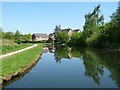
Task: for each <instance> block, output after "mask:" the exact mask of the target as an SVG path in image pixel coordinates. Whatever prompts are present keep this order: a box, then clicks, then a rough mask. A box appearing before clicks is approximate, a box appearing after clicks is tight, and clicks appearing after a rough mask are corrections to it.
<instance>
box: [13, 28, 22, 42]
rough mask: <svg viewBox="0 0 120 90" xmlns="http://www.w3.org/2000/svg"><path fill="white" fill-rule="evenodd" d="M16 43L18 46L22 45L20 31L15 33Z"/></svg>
mask: <svg viewBox="0 0 120 90" xmlns="http://www.w3.org/2000/svg"><path fill="white" fill-rule="evenodd" d="M14 41H15V42H16V43H18V44H20V43H21V33H20V32H19V31H18V30H17V31H16V32H15V35H14Z"/></svg>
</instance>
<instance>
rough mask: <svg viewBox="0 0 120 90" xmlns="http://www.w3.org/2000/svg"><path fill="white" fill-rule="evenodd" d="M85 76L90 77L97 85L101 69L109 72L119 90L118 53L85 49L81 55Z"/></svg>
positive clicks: (119, 60)
mask: <svg viewBox="0 0 120 90" xmlns="http://www.w3.org/2000/svg"><path fill="white" fill-rule="evenodd" d="M83 59H84V65H85V69H86V71H85V75H87V76H89V77H92V78H93V80H94V81H95V82H96V83H97V84H99V83H100V75H103V73H104V72H103V68H104V67H105V68H107V69H108V70H109V71H110V77H111V79H112V80H115V82H116V84H117V85H118V87H119V88H120V77H119V76H120V72H119V71H118V70H120V52H119V51H118V52H117V51H108V50H95V49H86V50H85V53H84V54H83Z"/></svg>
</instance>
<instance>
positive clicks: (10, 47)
mask: <svg viewBox="0 0 120 90" xmlns="http://www.w3.org/2000/svg"><path fill="white" fill-rule="evenodd" d="M31 45H32V44H16V45H2V54H6V53H10V52H13V51H17V50H20V49H23V48H26V47H28V46H31Z"/></svg>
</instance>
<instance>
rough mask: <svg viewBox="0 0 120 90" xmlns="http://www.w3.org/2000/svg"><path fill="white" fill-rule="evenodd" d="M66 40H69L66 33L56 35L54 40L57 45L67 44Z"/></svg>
mask: <svg viewBox="0 0 120 90" xmlns="http://www.w3.org/2000/svg"><path fill="white" fill-rule="evenodd" d="M68 38H69V36H68V34H67V32H58V33H57V34H56V39H57V42H58V43H59V44H62V43H67V42H68Z"/></svg>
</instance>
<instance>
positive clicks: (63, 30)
mask: <svg viewBox="0 0 120 90" xmlns="http://www.w3.org/2000/svg"><path fill="white" fill-rule="evenodd" d="M70 30H72V29H71V28H67V29H62V30H61V31H62V32H65V31H66V32H67V33H68V32H69V31H70Z"/></svg>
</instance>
